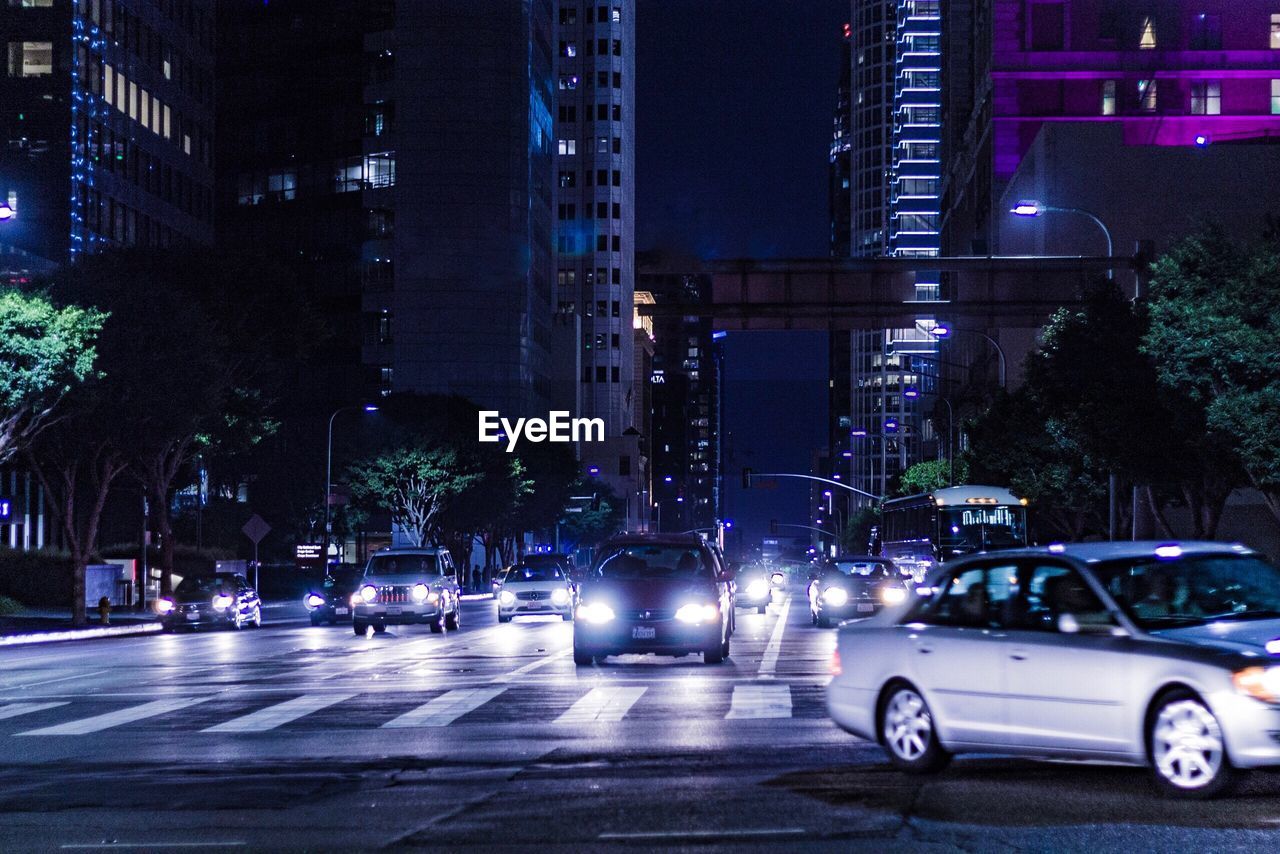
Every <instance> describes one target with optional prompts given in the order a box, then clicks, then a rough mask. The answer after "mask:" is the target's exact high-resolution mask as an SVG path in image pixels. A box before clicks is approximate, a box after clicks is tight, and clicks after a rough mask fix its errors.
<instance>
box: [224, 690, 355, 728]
mask: <svg viewBox="0 0 1280 854" xmlns="http://www.w3.org/2000/svg"><path fill="white" fill-rule="evenodd" d="M354 696H355V694H306V695H303V696H301V697H295V698H294V699H292V700H286V701H285V702H283V703H276V704H275V705H274V706H267V707H266V708H265V709H258V711H256V712H250V713H249V714H247V715H241V716H240V717H238V718H232V719H231V720H229V721H226V722H224V723H220V724H217V725H216V726H211V727H207V728H206V729H203V730H201V732H267V731H268V730H273V729H275V728H276V727H278V726H283V725H284V724H287V723H289V722H291V721H296V720H297V719H298V718H301V717H305V716H306V715H309V714H311V713H312V712H318V711H320V710H321V709H327V708H328V707H329V706H336V705H337V704H338V703H345V702H346V701H347V700H350V699H351V698H352V697H354Z"/></svg>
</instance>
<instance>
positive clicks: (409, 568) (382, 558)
mask: <svg viewBox="0 0 1280 854" xmlns="http://www.w3.org/2000/svg"><path fill="white" fill-rule="evenodd" d="M438 567H439V564H438V563H437V562H436V556H435V555H433V554H427V555H415V554H402V555H374V556H373V557H371V558H369V565H368V566H367V567H366V568H365V571H364V574H365V575H439V574H440V570H439V569H438Z"/></svg>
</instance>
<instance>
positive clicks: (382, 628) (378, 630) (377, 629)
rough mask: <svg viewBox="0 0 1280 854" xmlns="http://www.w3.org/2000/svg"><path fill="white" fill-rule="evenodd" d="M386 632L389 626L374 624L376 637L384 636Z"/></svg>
mask: <svg viewBox="0 0 1280 854" xmlns="http://www.w3.org/2000/svg"><path fill="white" fill-rule="evenodd" d="M386 630H387V624H386V623H374V624H373V633H374V634H375V635H380V634H382V633H383V632H385V631H386Z"/></svg>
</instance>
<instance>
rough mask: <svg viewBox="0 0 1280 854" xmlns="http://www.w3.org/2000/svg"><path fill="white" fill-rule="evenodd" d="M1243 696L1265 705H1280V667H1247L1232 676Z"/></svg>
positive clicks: (1234, 683) (1232, 680)
mask: <svg viewBox="0 0 1280 854" xmlns="http://www.w3.org/2000/svg"><path fill="white" fill-rule="evenodd" d="M1231 682H1232V684H1233V685H1235V687H1236V690H1237V691H1239V692H1240V693H1241V694H1245V695H1247V696H1250V697H1253V698H1254V699H1255V700H1261V701H1262V702H1264V703H1280V667H1246V668H1245V669H1244V670H1237V671H1236V672H1235V673H1233V674H1231Z"/></svg>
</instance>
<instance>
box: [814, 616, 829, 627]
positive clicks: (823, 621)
mask: <svg viewBox="0 0 1280 854" xmlns="http://www.w3.org/2000/svg"><path fill="white" fill-rule="evenodd" d="M814 624H815V625H816V626H817V627H818V628H820V629H829V628H831V618H830V617H827V616H825V615H823V614H819V615H818V618H817V620H816V621H815V623H814Z"/></svg>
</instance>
